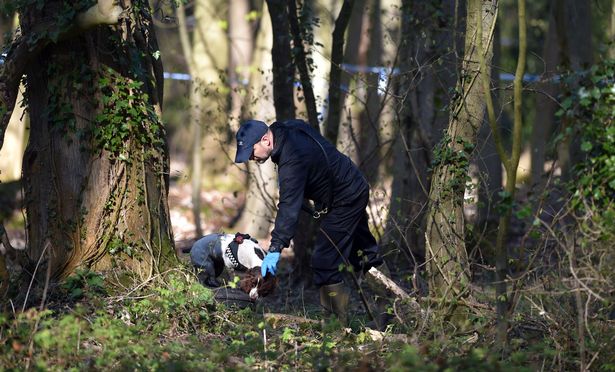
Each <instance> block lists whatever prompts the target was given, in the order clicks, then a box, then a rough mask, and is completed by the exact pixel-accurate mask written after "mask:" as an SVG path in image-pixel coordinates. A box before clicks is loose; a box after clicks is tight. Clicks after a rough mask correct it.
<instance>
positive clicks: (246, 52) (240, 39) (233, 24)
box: [228, 0, 254, 133]
mask: <svg viewBox="0 0 615 372" xmlns="http://www.w3.org/2000/svg"><path fill="white" fill-rule="evenodd" d="M249 12H250V1H249V0H233V1H230V2H229V44H230V45H229V66H228V78H229V85H230V87H231V104H230V111H229V123H230V128H231V131H232V132H233V133H235V132H237V129H239V124H240V122H241V118H242V116H241V112H242V108H243V105H244V101H245V97H246V96H247V94H248V92H247V89H246V88H247V83H248V81H249V79H250V62H251V61H252V55H253V53H254V39H253V37H252V28H251V27H250V23H249V21H248V18H247V16H248V13H249Z"/></svg>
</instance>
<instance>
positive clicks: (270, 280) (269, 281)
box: [258, 273, 278, 297]
mask: <svg viewBox="0 0 615 372" xmlns="http://www.w3.org/2000/svg"><path fill="white" fill-rule="evenodd" d="M277 286H278V277H277V276H273V275H271V274H270V273H267V275H266V276H265V277H264V278H263V279H262V280H261V281H260V282H259V283H258V295H259V296H260V297H265V296H268V295H270V294H272V293H273V292H274V291H275V289H276V287H277Z"/></svg>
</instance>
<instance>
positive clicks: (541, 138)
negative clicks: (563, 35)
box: [531, 0, 562, 189]
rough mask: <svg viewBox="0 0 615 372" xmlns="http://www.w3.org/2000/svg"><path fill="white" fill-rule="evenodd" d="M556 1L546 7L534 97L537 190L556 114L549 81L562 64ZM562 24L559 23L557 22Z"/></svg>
mask: <svg viewBox="0 0 615 372" xmlns="http://www.w3.org/2000/svg"><path fill="white" fill-rule="evenodd" d="M558 2H559V1H558V0H551V1H550V4H549V28H548V30H547V34H546V38H545V43H544V47H543V51H542V59H543V61H544V72H543V81H542V82H541V83H540V85H539V86H538V89H539V90H540V92H538V93H537V94H536V107H538V108H540V109H538V110H536V119H535V120H534V125H533V126H532V139H531V146H532V147H531V148H532V170H531V171H532V173H531V174H532V183H533V184H534V185H537V186H538V187H539V189H540V185H542V183H543V182H542V178H543V175H544V172H545V169H544V166H545V161H546V160H547V145H548V143H549V142H550V141H549V139H550V138H551V135H552V134H553V127H554V121H555V111H556V109H557V102H556V101H555V99H557V92H558V86H557V83H556V82H554V81H552V79H553V77H554V76H555V75H556V74H557V67H558V65H559V64H560V61H561V52H562V50H561V48H560V42H559V41H558V37H559V35H558V32H557V29H558V26H557V22H558V17H557V14H556V13H557V7H558V5H557V3H558ZM560 21H561V20H560Z"/></svg>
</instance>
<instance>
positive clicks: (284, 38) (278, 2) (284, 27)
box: [267, 0, 295, 121]
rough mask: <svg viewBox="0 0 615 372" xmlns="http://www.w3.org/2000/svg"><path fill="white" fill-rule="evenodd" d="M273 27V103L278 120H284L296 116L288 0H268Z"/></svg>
mask: <svg viewBox="0 0 615 372" xmlns="http://www.w3.org/2000/svg"><path fill="white" fill-rule="evenodd" d="M267 7H268V8H269V15H270V16H271V24H272V29H273V46H272V48H271V56H272V58H273V104H274V106H275V112H276V120H279V121H283V120H288V119H292V118H294V116H295V103H294V93H293V83H294V81H295V68H294V65H293V62H292V55H291V51H290V40H291V34H290V25H289V21H288V7H287V6H286V0H267Z"/></svg>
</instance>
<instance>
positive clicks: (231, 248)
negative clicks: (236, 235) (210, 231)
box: [224, 239, 248, 271]
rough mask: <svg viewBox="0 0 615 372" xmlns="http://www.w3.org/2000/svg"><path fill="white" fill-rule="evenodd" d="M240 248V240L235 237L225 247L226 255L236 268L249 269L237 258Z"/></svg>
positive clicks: (240, 269)
mask: <svg viewBox="0 0 615 372" xmlns="http://www.w3.org/2000/svg"><path fill="white" fill-rule="evenodd" d="M238 250H239V242H238V241H237V239H233V241H232V242H230V243H229V245H227V246H226V248H225V249H224V255H225V256H226V258H228V260H229V262H230V263H231V265H232V266H233V267H232V268H233V269H234V270H239V271H247V270H248V268H247V267H245V266H244V265H242V264H241V263H239V260H238V259H237V253H238V252H237V251H238Z"/></svg>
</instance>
